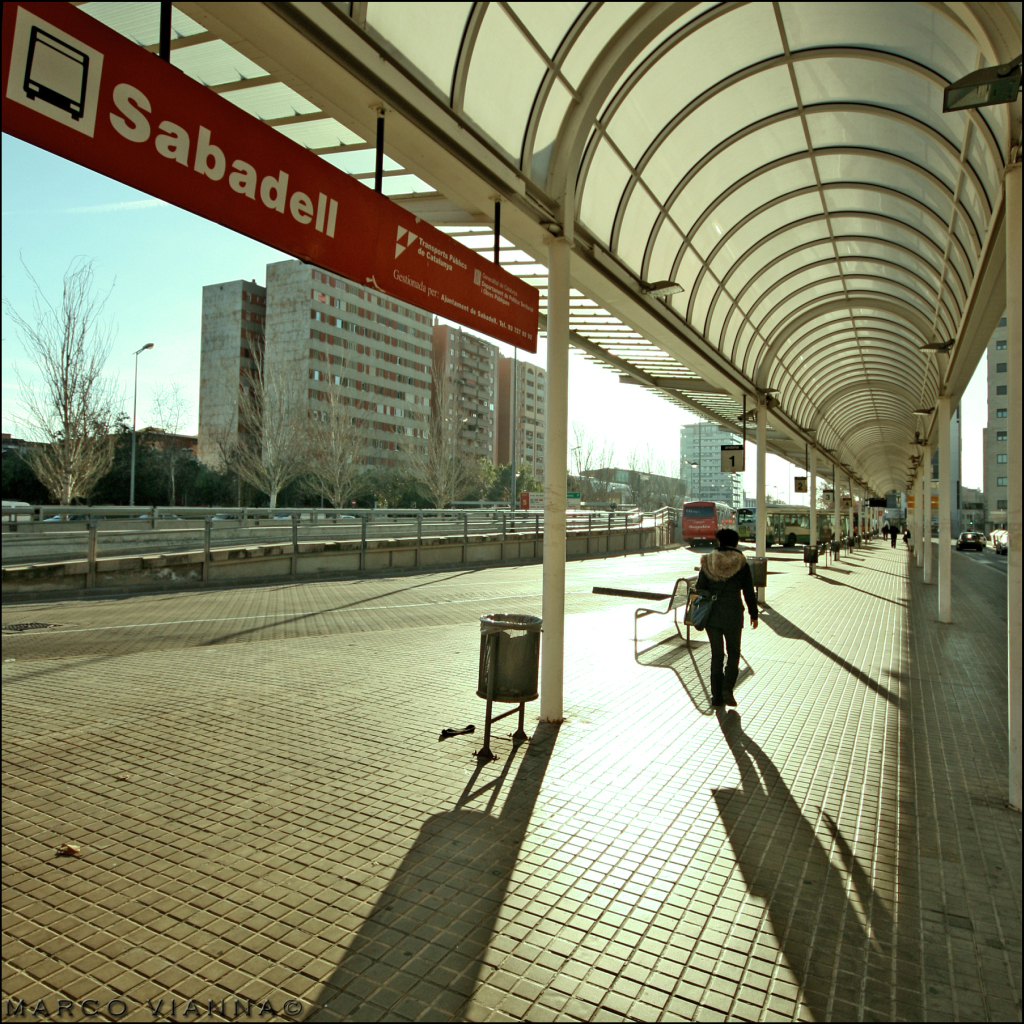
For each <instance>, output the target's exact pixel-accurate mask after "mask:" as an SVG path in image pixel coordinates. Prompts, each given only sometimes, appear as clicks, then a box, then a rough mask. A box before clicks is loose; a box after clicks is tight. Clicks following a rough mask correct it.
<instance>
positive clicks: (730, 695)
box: [725, 690, 736, 708]
mask: <svg viewBox="0 0 1024 1024" xmlns="http://www.w3.org/2000/svg"><path fill="white" fill-rule="evenodd" d="M725 703H726V704H728V705H729V707H731V708H734V707H736V698H735V697H734V696H733V692H732V690H730V691H729V692H728V693H727V694H726V695H725Z"/></svg>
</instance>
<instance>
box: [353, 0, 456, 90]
mask: <svg viewBox="0 0 1024 1024" xmlns="http://www.w3.org/2000/svg"><path fill="white" fill-rule="evenodd" d="M472 7H473V5H472V4H471V3H432V4H423V3H395V2H393V0H392V2H389V3H368V4H367V5H366V26H367V28H369V29H372V30H373V31H374V32H376V33H377V34H378V35H380V37H381V38H382V39H385V40H387V42H388V43H389V44H390V46H392V47H394V48H395V49H396V50H397V51H398V52H400V53H401V54H402V55H403V56H404V57H405V58H406V60H408V62H409V63H410V64H411V65H412V66H413V67H414V68H415V69H416V70H417V71H418V72H419V73H420V74H421V75H422V76H423V77H424V78H425V79H426V80H427V81H428V82H430V83H431V85H433V86H434V87H435V88H436V89H437V90H438V91H439V92H440V93H442V94H443V95H444V96H450V95H451V92H452V81H453V79H454V76H455V62H456V61H457V60H458V57H459V49H460V48H461V46H462V37H463V33H464V32H465V29H466V21H467V20H468V18H469V12H470V11H471V10H472Z"/></svg>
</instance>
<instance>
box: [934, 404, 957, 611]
mask: <svg viewBox="0 0 1024 1024" xmlns="http://www.w3.org/2000/svg"><path fill="white" fill-rule="evenodd" d="M951 412H952V404H951V403H950V400H949V396H948V395H940V396H939V407H938V417H937V426H938V430H939V622H952V621H953V587H952V580H951V579H950V573H951V572H952V571H953V552H952V551H951V550H950V543H951V541H952V537H951V535H950V528H951V524H950V514H951V511H952V510H951V509H950V505H951V504H952V501H951V498H952V490H951V488H950V486H949V482H950V480H951V479H952V476H951V472H952V458H951V455H952V453H951V452H950V445H949V418H950V413H951Z"/></svg>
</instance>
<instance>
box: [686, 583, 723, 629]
mask: <svg viewBox="0 0 1024 1024" xmlns="http://www.w3.org/2000/svg"><path fill="white" fill-rule="evenodd" d="M717 600H718V595H717V594H712V593H711V591H710V590H695V591H693V593H692V594H691V595H690V604H689V607H688V608H687V610H686V621H688V622H689V623H690V625H691V626H693V628H694V629H704V628H705V627H706V626H707V624H708V619H709V618H710V617H711V608H712V606H713V605H714V603H715V601H717Z"/></svg>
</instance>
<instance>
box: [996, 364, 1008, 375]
mask: <svg viewBox="0 0 1024 1024" xmlns="http://www.w3.org/2000/svg"><path fill="white" fill-rule="evenodd" d="M996 373H1006V363H996Z"/></svg>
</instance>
